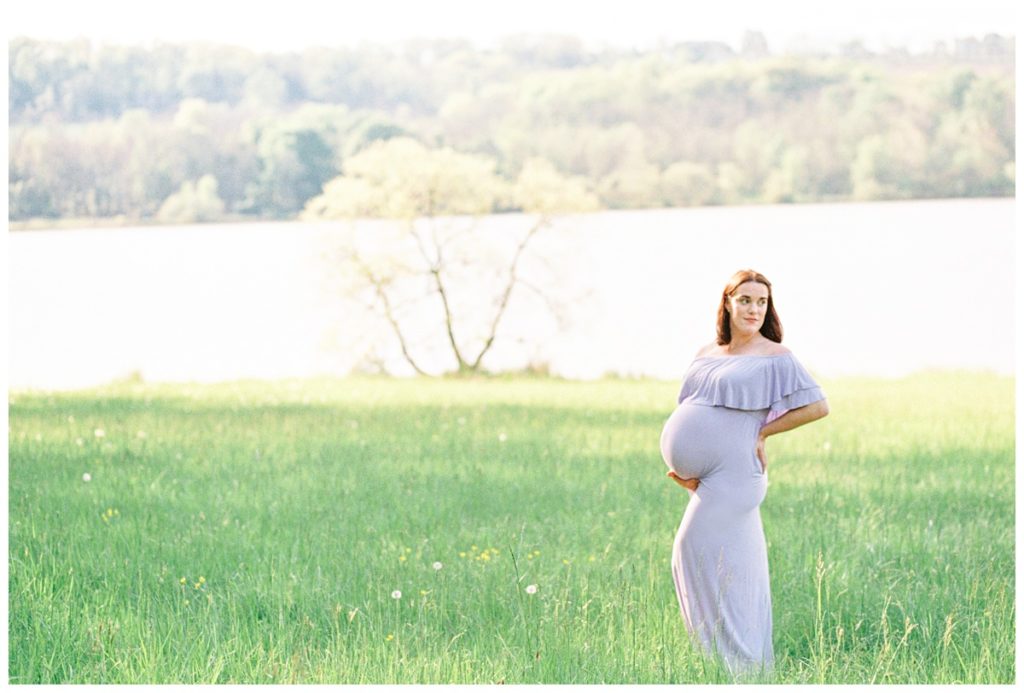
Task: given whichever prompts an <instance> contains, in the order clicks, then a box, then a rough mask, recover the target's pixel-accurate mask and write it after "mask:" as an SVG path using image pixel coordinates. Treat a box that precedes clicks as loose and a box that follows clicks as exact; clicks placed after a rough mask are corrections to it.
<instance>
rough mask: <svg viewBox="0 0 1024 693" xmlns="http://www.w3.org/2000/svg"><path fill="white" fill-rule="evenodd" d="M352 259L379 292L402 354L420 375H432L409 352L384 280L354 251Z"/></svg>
mask: <svg viewBox="0 0 1024 693" xmlns="http://www.w3.org/2000/svg"><path fill="white" fill-rule="evenodd" d="M352 259H353V260H354V262H355V263H356V264H357V265H358V266H359V269H360V271H362V273H363V276H364V277H366V279H367V281H369V282H370V283H371V284H372V285H373V288H374V289H375V291H376V293H377V297H378V298H380V300H381V303H382V304H383V305H384V317H385V318H386V319H387V321H388V322H389V323H390V324H391V328H392V329H393V330H394V332H395V336H396V337H398V344H399V346H401V348H402V356H404V357H405V360H406V361H408V362H409V365H410V366H412V367H413V369H415V371H416V372H417V373H419V374H420V375H430V374H429V373H427V372H426V371H424V370H423V369H422V368H420V366H419V364H418V363H416V361H415V360H414V359H413V357H412V354H411V353H409V347H408V345H407V344H406V343H405V335H403V334H402V328H401V327H399V325H398V320H396V319H395V315H394V312H393V311H392V310H391V301H390V300H389V299H388V295H387V292H385V291H384V281H383V280H382V279H380V278H379V277H377V276H376V275H374V273H373V270H371V269H370V267H369V266H368V265H367V264H366V263H365V262H363V261H362V260H361V259H360V258H359V257H357V256H356V255H355V254H354V253H353V255H352Z"/></svg>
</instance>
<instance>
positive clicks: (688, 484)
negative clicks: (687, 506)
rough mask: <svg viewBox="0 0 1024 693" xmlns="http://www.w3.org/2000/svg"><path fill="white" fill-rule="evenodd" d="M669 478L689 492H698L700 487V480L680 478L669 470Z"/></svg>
mask: <svg viewBox="0 0 1024 693" xmlns="http://www.w3.org/2000/svg"><path fill="white" fill-rule="evenodd" d="M667 476H668V477H669V478H670V479H672V481H674V482H676V483H677V484H679V485H680V486H682V487H683V488H685V489H686V490H687V491H696V490H697V486H698V485H700V480H698V479H684V478H682V477H681V476H679V475H678V474H676V473H675V472H673V471H672V470H669V472H668V474H667Z"/></svg>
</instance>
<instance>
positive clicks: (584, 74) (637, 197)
mask: <svg viewBox="0 0 1024 693" xmlns="http://www.w3.org/2000/svg"><path fill="white" fill-rule="evenodd" d="M8 52H9V83H10V89H9V94H8V107H9V114H10V131H9V162H8V166H9V181H10V182H9V190H8V195H9V214H10V218H11V220H27V219H31V218H34V217H44V218H50V219H54V218H61V217H87V216H88V217H114V216H120V217H125V218H127V219H130V220H147V219H154V220H159V219H170V218H174V217H175V215H171V216H168V215H169V214H170V213H169V212H167V211H166V210H167V209H170V208H174V205H175V204H177V203H180V201H181V200H182V199H183V196H186V197H187V195H186V192H187V190H188V188H187V187H183V186H187V185H191V186H193V188H192V191H193V193H195V192H196V191H197V190H198V182H199V181H200V180H206V181H208V182H207V183H205V184H204V188H203V189H204V190H206V191H207V193H204V195H205V197H206V198H208V199H210V200H212V199H213V197H211V196H210V195H209V194H208V191H209V190H215V191H216V193H215V197H216V198H217V199H218V200H219V202H220V205H219V206H218V205H217V204H216V203H213V204H211V205H206V206H205V207H204V209H205V210H206V211H205V212H204V213H203V214H204V218H207V217H208V216H209V215H213V217H214V218H221V219H226V218H267V219H284V218H295V217H296V216H297V215H299V214H300V213H302V211H303V210H308V209H310V205H314V206H315V204H321V203H324V201H325V200H327V199H334V200H335V201H334V202H332V203H331V204H338V203H337V199H338V198H339V195H340V193H339V188H338V186H350V187H349V189H348V190H346V191H343V192H344V195H340V196H341V197H344V198H346V199H348V200H349V201H350V202H351V201H352V200H354V199H355V197H354V196H355V189H354V188H351V186H352V185H360V184H359V183H355V182H354V181H357V180H362V181H363V182H364V183H367V182H372V180H373V176H374V175H378V174H373V173H371V172H370V171H369V170H368V169H365V168H364V169H362V170H361V172H357V169H358V168H359V166H360V165H364V166H369V165H371V164H370V162H375V163H373V165H381V166H386V165H388V163H387V159H386V156H406V155H408V156H410V157H413V158H414V159H416V160H422V162H423V165H424V166H427V165H428V163H427V162H433V163H430V164H429V165H432V166H433V165H438V166H440V165H441V164H440V163H439V162H441V161H442V160H444V157H449V158H451V157H456V156H465V157H469V159H466V161H469V160H473V161H476V162H477V164H478V165H479V166H480V168H479V169H478V171H477V178H478V181H477V182H481V181H484V180H488V181H489V180H491V179H492V178H493V179H494V180H495V181H497V182H496V183H495V184H494V186H493V187H494V189H493V190H492V189H490V188H488V189H486V190H485V189H484V188H483V187H480V186H476V187H467V188H465V189H464V191H463V192H464V193H465V194H466V195H479V197H478V198H476V199H475V200H474V201H473V202H472V203H470V202H469V201H468V200H465V199H463V200H462V202H460V203H459V204H460V205H469V207H471V208H472V209H474V210H478V209H483V210H484V211H490V212H502V211H514V210H517V209H521V208H522V207H521V204H522V203H523V202H524V201H525V200H526V199H527V196H526V193H525V191H520V194H519V195H518V200H519V202H518V203H513V202H510V200H512V199H513V198H514V197H516V196H515V195H513V194H512V192H511V191H513V190H514V189H515V188H516V186H517V185H522V182H521V176H522V174H523V173H524V171H529V173H528V175H527V180H529V179H530V178H531V177H532V178H533V179H538V178H543V177H544V176H545V175H553V176H557V177H559V180H563V181H573V185H575V186H577V189H578V192H579V194H580V195H589V196H592V198H591V201H592V202H593V201H596V204H597V205H598V206H600V207H604V208H631V207H659V206H684V205H707V204H743V203H757V202H794V203H799V202H818V201H833V200H882V199H900V198H929V197H972V196H1010V195H1013V194H1014V180H1015V178H1014V176H1015V162H1014V148H1015V130H1014V114H1015V97H1014V40H1013V39H1012V38H1005V37H1000V36H994V35H993V36H986V37H984V38H983V39H980V40H979V39H963V40H961V41H957V42H956V43H955V44H954V45H953V46H952V48H950V47H949V46H937V47H936V49H935V50H933V51H931V52H928V53H921V54H917V55H911V54H909V53H907V52H906V51H905V50H899V49H893V50H892V51H890V52H888V53H885V54H872V53H870V52H869V51H866V50H865V49H864V48H863V47H862V46H858V45H853V44H851V45H849V46H846V47H844V48H843V49H842V50H841V51H839V52H838V53H837V54H828V55H826V54H823V55H805V56H792V55H772V54H771V53H770V52H768V49H767V44H766V43H765V42H764V41H763V37H760V36H759V35H758V34H756V33H751V34H750V35H748V36H747V37H745V39H744V43H743V48H742V49H741V51H740V52H734V51H732V49H730V48H729V47H728V46H727V45H725V44H718V43H681V44H676V45H665V46H661V47H658V48H655V49H651V50H648V51H639V52H638V51H624V50H622V51H619V50H612V49H606V50H603V51H597V52H588V51H586V50H584V49H583V47H582V45H581V43H580V42H579V40H578V39H574V38H572V37H550V36H549V37H512V38H509V39H507V40H506V41H504V42H503V43H501V44H500V45H499V46H497V47H496V48H491V49H482V48H477V47H475V46H473V45H472V44H471V43H469V42H467V41H451V40H436V41H430V40H420V41H410V42H406V43H404V44H398V45H394V46H372V45H370V46H364V47H361V48H359V49H349V48H337V49H329V48H317V49H310V50H306V51H304V52H302V53H291V54H257V53H254V52H252V51H247V50H243V49H239V48H231V47H226V46H215V45H158V46H155V47H152V48H139V47H124V46H95V45H92V44H90V43H89V42H87V41H71V42H43V41H36V40H32V39H28V38H18V39H14V40H13V41H11V42H10V43H9V44H8ZM396 139H402V140H403V142H404V144H401V145H397V146H400V147H404V149H403V150H402V151H403V152H404V154H398V153H396V152H398V150H397V149H390V148H383V147H381V146H379V145H380V143H382V142H387V141H390V140H396ZM417 147H418V149H417ZM364 151H374V152H376V153H375V154H374V155H372V156H373V157H377V158H375V159H374V158H372V157H371V156H370V155H367V156H368V158H363V159H361V160H360V159H359V157H360V156H361V155H362V152H364ZM424 152H430V153H432V154H431V156H427V155H426V154H424ZM434 154H436V155H437V156H436V157H433V155H434ZM417 157H418V158H417ZM352 161H357V163H356V164H354V165H350V164H351V162H352ZM359 161H362V162H363V163H362V164H360V163H358V162H359ZM405 170H406V173H409V175H413V174H412V173H410V171H411V169H410V168H409V167H408V166H407V167H405ZM343 172H344V176H343V179H344V180H345V181H347V182H344V183H338V182H337V181H338V176H339V175H340V174H342V173H343ZM420 174H422V175H426V172H425V171H421V172H420ZM380 175H383V174H380ZM430 175H434V176H437V175H440V174H439V173H438V172H437V171H434V173H432V174H430ZM428 177H429V176H428ZM211 179H212V180H211ZM392 182H393V183H395V185H397V184H398V182H397V180H396V181H392ZM405 184H407V185H410V186H412V187H410V188H409V189H408V190H407V191H405V192H404V193H402V194H403V195H422V194H426V193H424V190H423V189H422V187H416V186H417V185H420V184H419V183H415V182H414V181H413V180H412V179H407V180H406V182H405ZM466 185H467V186H468V185H470V183H468V182H467V183H466ZM474 185H475V183H474ZM211 186H212V187H211ZM499 188H502V189H503V190H504V191H502V190H499ZM542 188H543V185H540V186H539V187H537V188H536V189H535V191H534V194H535V195H540V194H541V192H540V191H541V190H542ZM416 191H418V192H416ZM314 200H320V202H317V203H315V204H314V202H313V201H314ZM453 200H454V198H453ZM175 201H176V202H175ZM535 202H536V203H537V204H542V203H541V201H540V198H537V199H536V200H535ZM395 204H396V205H399V206H400V204H399V200H398V198H396V200H395ZM446 204H447V203H446ZM451 204H455V203H454V202H451ZM588 204H589V203H588ZM375 208H376V209H378V210H379V211H381V212H384V211H385V210H384V208H383V207H381V206H380V205H377V206H376V207H375ZM453 208H454V207H453ZM460 208H463V207H460ZM218 209H219V210H221V211H219V212H218V211H217V210H218ZM161 210H164V211H165V213H164V214H161ZM388 213H390V212H388Z"/></svg>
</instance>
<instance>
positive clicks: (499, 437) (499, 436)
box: [498, 433, 508, 443]
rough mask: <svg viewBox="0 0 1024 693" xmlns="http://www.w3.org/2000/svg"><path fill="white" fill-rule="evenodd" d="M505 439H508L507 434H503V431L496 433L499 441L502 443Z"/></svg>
mask: <svg viewBox="0 0 1024 693" xmlns="http://www.w3.org/2000/svg"><path fill="white" fill-rule="evenodd" d="M506 440H508V436H507V435H505V434H504V433H499V434H498V441H499V442H501V443H504V442H505V441H506Z"/></svg>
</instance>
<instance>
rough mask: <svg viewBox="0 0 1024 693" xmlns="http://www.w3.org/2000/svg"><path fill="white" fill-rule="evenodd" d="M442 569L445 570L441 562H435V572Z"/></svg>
mask: <svg viewBox="0 0 1024 693" xmlns="http://www.w3.org/2000/svg"><path fill="white" fill-rule="evenodd" d="M441 568H444V565H442V563H441V561H434V570H441Z"/></svg>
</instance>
